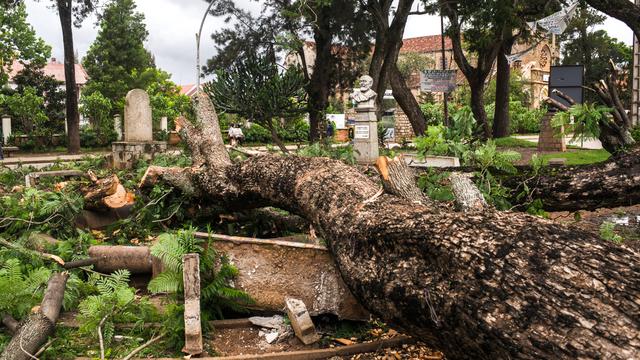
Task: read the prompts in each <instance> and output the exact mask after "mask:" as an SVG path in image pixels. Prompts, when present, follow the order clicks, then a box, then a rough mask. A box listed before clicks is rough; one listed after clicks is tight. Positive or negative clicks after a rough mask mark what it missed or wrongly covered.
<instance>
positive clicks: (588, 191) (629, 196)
mask: <svg viewBox="0 0 640 360" xmlns="http://www.w3.org/2000/svg"><path fill="white" fill-rule="evenodd" d="M638 174H640V147H635V148H634V149H631V150H630V151H629V152H627V153H623V154H619V155H616V156H614V157H612V158H611V159H609V160H607V161H606V162H604V163H601V164H595V165H588V166H574V167H565V168H562V169H559V170H547V171H543V173H542V174H541V175H540V176H535V177H533V178H531V180H529V181H528V184H529V187H530V188H532V194H531V198H533V199H540V200H542V203H543V206H544V208H545V209H546V210H550V211H576V210H595V209H597V208H601V207H617V206H629V205H633V204H638V203H640V182H639V181H638ZM529 177H531V176H530V175H529V174H526V173H525V174H523V175H521V176H518V177H509V178H507V179H505V183H504V185H505V186H507V187H509V188H512V189H516V188H521V186H520V185H521V183H522V181H523V179H526V178H529ZM516 195H517V194H514V196H516ZM514 200H515V199H514Z"/></svg>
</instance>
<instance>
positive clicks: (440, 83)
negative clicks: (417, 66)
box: [420, 70, 457, 93]
mask: <svg viewBox="0 0 640 360" xmlns="http://www.w3.org/2000/svg"><path fill="white" fill-rule="evenodd" d="M456 74H457V70H423V71H422V74H421V76H420V90H422V91H424V92H445V93H448V92H452V91H454V90H455V89H456V78H457V76H456Z"/></svg>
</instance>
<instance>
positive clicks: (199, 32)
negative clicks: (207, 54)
mask: <svg viewBox="0 0 640 360" xmlns="http://www.w3.org/2000/svg"><path fill="white" fill-rule="evenodd" d="M214 2H215V0H211V2H210V3H209V6H207V11H205V12H204V16H202V21H201V22H200V30H198V33H197V34H196V94H197V93H198V92H200V36H202V27H203V26H204V21H205V20H206V19H207V15H209V10H211V7H212V6H213V3H214Z"/></svg>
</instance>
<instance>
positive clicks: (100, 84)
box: [83, 0, 154, 111]
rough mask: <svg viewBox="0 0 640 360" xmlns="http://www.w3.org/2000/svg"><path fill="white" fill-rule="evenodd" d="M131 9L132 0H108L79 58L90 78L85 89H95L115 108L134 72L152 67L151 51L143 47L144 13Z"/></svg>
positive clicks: (129, 84)
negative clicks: (84, 53) (98, 22)
mask: <svg viewBox="0 0 640 360" xmlns="http://www.w3.org/2000/svg"><path fill="white" fill-rule="evenodd" d="M135 10H136V4H135V2H134V1H133V0H114V1H113V2H111V3H110V4H109V5H108V6H107V7H106V8H105V10H104V13H103V14H102V15H101V17H100V30H99V31H98V36H97V37H96V40H95V41H94V42H93V44H91V47H90V48H89V51H87V55H86V56H85V57H84V59H83V65H84V67H85V69H86V71H87V74H88V75H89V78H90V79H89V82H88V83H87V88H86V89H85V92H87V93H89V94H90V93H92V92H94V91H98V92H100V93H101V94H102V95H104V96H105V97H106V98H107V99H109V100H110V101H111V103H112V104H116V105H119V107H122V105H123V104H124V102H123V99H124V97H125V95H126V94H127V92H128V91H129V90H131V89H132V88H134V86H135V85H136V81H137V79H136V76H135V74H141V73H143V72H144V71H145V70H146V69H147V68H149V67H154V64H153V60H152V56H151V54H150V53H149V52H148V51H147V50H146V49H145V48H144V42H145V40H146V39H147V36H148V35H149V33H148V32H147V29H146V27H145V24H144V15H143V14H141V13H139V12H136V11H135ZM114 111H117V108H116V109H114Z"/></svg>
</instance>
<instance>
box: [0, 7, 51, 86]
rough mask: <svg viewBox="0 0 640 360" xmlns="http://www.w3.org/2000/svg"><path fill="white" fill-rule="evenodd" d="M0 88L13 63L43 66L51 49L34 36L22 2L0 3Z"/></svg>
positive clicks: (4, 82)
mask: <svg viewBox="0 0 640 360" xmlns="http://www.w3.org/2000/svg"><path fill="white" fill-rule="evenodd" d="M0 29H2V31H0V86H2V85H4V84H6V83H7V80H8V79H9V76H8V73H9V72H10V71H11V68H12V65H13V62H14V61H15V60H18V61H20V62H22V63H30V64H32V65H34V66H35V65H44V64H45V63H46V61H47V58H48V57H49V56H50V55H51V47H50V46H49V45H47V44H45V42H44V41H43V40H42V39H41V38H39V37H37V36H36V32H35V31H34V30H33V28H32V27H31V25H29V23H28V22H27V10H26V7H25V4H24V3H23V2H11V1H2V2H0Z"/></svg>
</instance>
